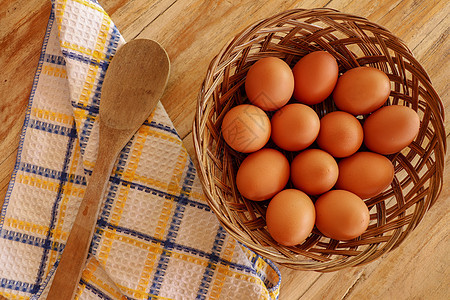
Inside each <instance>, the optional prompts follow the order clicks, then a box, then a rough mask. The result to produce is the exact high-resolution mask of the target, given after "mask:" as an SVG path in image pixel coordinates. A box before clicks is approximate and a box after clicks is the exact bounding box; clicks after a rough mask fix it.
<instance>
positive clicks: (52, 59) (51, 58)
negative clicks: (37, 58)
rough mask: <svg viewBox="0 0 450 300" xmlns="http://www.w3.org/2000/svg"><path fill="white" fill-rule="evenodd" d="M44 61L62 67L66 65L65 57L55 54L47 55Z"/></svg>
mask: <svg viewBox="0 0 450 300" xmlns="http://www.w3.org/2000/svg"><path fill="white" fill-rule="evenodd" d="M43 61H45V62H46V63H50V64H55V65H60V66H65V65H66V60H65V59H64V57H63V56H59V55H54V54H48V53H45V54H44V60H43Z"/></svg>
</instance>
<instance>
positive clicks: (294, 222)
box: [266, 189, 316, 246]
mask: <svg viewBox="0 0 450 300" xmlns="http://www.w3.org/2000/svg"><path fill="white" fill-rule="evenodd" d="M315 218H316V213H315V209H314V204H313V203H312V201H311V199H310V198H309V197H308V196H307V195H306V194H305V193H303V192H301V191H299V190H295V189H287V190H283V191H281V192H279V193H278V194H277V195H276V196H275V197H273V199H272V200H270V203H269V206H268V207H267V212H266V222H267V230H268V231H269V233H270V235H271V236H272V237H273V239H274V240H275V241H277V242H278V243H280V244H281V245H285V246H295V245H298V244H300V243H301V242H303V241H304V240H305V239H306V238H307V237H308V236H309V234H310V233H311V231H312V229H313V228H314V221H315Z"/></svg>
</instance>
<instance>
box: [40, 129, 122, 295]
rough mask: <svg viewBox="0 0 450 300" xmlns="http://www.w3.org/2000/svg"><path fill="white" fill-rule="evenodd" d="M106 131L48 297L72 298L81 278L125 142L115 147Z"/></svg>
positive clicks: (102, 134) (114, 142)
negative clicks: (103, 201)
mask: <svg viewBox="0 0 450 300" xmlns="http://www.w3.org/2000/svg"><path fill="white" fill-rule="evenodd" d="M109 133H110V131H109V130H108V131H106V130H105V131H104V132H103V131H102V128H101V129H100V142H99V149H98V154H97V161H96V164H95V166H94V170H93V171H92V175H91V177H90V179H89V183H88V185H87V188H86V191H85V194H84V197H83V200H82V202H81V204H80V208H79V209H78V213H77V216H76V218H75V221H74V224H73V227H72V229H71V232H70V234H69V238H68V240H67V243H66V246H65V247H64V251H63V253H62V256H61V260H60V262H59V265H58V267H57V269H56V273H55V277H54V279H53V283H52V285H51V287H50V291H49V294H48V296H47V300H61V299H64V300H69V299H73V296H74V294H75V291H76V288H77V285H78V283H79V281H80V278H81V273H82V271H83V269H84V266H85V263H86V259H87V254H88V251H89V247H90V244H91V240H92V236H93V234H94V229H95V224H96V222H97V218H98V214H99V210H100V205H101V203H102V200H103V196H104V193H105V190H106V187H107V185H108V182H109V177H110V174H111V171H112V169H113V167H114V163H115V160H116V158H117V156H118V154H119V152H120V150H121V149H122V148H123V146H124V145H125V143H126V141H125V142H124V141H120V142H121V143H122V144H123V145H122V144H121V145H122V146H121V147H118V146H117V142H118V140H117V135H116V138H114V137H113V136H109V135H110V134H109ZM105 134H106V136H105ZM128 139H129V137H128ZM115 149H118V150H115Z"/></svg>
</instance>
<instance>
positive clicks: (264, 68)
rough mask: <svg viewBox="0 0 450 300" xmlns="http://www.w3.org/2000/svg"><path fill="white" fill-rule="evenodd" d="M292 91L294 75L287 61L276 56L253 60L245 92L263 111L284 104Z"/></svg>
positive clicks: (246, 80) (274, 108)
mask: <svg viewBox="0 0 450 300" xmlns="http://www.w3.org/2000/svg"><path fill="white" fill-rule="evenodd" d="M293 91H294V75H293V74H292V70H291V68H290V67H289V65H288V64H287V63H285V62H284V61H283V60H281V59H279V58H276V57H265V58H262V59H260V60H258V61H257V62H255V63H254V64H253V65H252V66H251V67H250V69H249V70H248V72H247V76H246V79H245V92H246V94H247V97H248V99H249V100H250V102H251V103H253V104H254V105H256V106H258V107H260V108H261V109H263V110H265V111H272V110H276V109H278V108H280V107H282V106H283V105H285V104H286V103H287V102H288V101H289V99H290V98H291V96H292V93H293Z"/></svg>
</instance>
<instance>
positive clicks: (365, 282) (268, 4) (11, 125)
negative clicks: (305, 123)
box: [0, 0, 450, 300]
mask: <svg viewBox="0 0 450 300" xmlns="http://www.w3.org/2000/svg"><path fill="white" fill-rule="evenodd" d="M99 2H100V4H101V5H103V7H104V8H105V10H106V11H107V12H108V13H109V14H110V16H111V17H112V19H113V21H114V22H115V24H116V25H117V27H118V29H119V30H120V31H121V33H122V34H123V36H124V38H125V39H126V40H131V39H134V38H150V39H154V40H156V41H158V42H159V43H161V44H162V45H163V46H164V47H165V48H166V49H167V52H168V54H169V57H170V60H171V64H172V73H171V77H170V79H169V83H168V86H167V90H166V93H165V95H164V97H163V99H162V100H161V101H162V103H163V104H164V106H165V108H166V110H167V112H168V114H169V116H170V117H171V119H172V121H173V122H174V125H175V127H176V128H177V130H178V132H179V135H180V136H181V137H182V138H183V141H184V143H185V146H186V148H187V149H188V152H189V153H190V154H191V156H192V157H194V151H193V143H192V136H191V126H192V121H193V119H194V112H195V105H196V98H197V94H198V92H199V88H200V85H201V82H202V80H203V78H204V76H205V73H206V70H207V67H208V64H209V62H210V60H211V59H212V58H213V57H214V56H215V55H216V54H217V53H218V51H219V50H220V49H221V48H222V47H223V46H224V45H226V44H227V42H228V41H229V40H230V39H231V38H232V37H233V36H234V35H236V34H237V33H238V32H239V31H241V30H242V29H244V28H245V27H246V26H248V25H249V24H251V23H254V22H255V21H257V20H259V19H262V18H265V17H268V16H271V15H273V14H275V13H277V12H280V11H283V10H286V9H289V8H314V7H329V8H335V9H338V10H340V11H342V12H345V13H351V14H356V15H360V16H363V17H365V18H367V19H369V20H370V21H373V22H376V23H378V24H380V25H382V26H384V27H386V28H387V29H389V30H390V31H391V32H392V33H394V34H395V35H396V36H398V37H400V38H401V39H402V40H403V41H404V42H405V43H406V44H407V45H408V47H409V48H410V49H411V50H412V52H413V53H414V55H415V56H416V58H417V59H418V61H419V62H420V63H421V64H422V66H423V67H424V68H425V70H427V72H428V74H429V76H430V78H431V80H432V83H433V86H434V88H435V89H436V91H437V93H438V94H439V96H440V97H441V99H442V101H443V102H444V106H445V111H446V121H445V128H446V132H447V133H448V132H449V130H450V125H449V123H448V118H449V115H448V111H449V109H450V107H449V106H450V99H449V78H450V71H449V70H450V60H449V53H450V43H449V32H450V30H449V25H450V18H449V12H450V2H449V1H447V0H440V1H433V0H380V1H373V0H304V1H287V0H271V1H253V0H241V1H233V0H229V1H222V0H214V1H200V0H99ZM50 9H51V3H50V1H49V0H31V1H30V0H0V70H1V77H0V204H1V203H2V202H3V198H4V197H5V194H6V190H7V186H8V182H9V179H10V175H11V173H12V170H13V168H14V163H15V160H16V154H17V147H18V145H19V138H20V132H21V128H22V123H23V119H24V116H25V109H26V105H27V102H28V97H29V93H30V91H31V87H32V83H33V77H34V72H35V70H36V66H37V64H38V60H39V54H40V48H41V45H42V41H43V37H44V34H45V29H46V25H47V21H48V17H49V15H50ZM448 140H449V139H448V135H447V141H448ZM448 158H449V155H448V154H447V155H446V169H445V175H444V188H443V190H442V193H441V195H440V198H439V199H438V201H437V203H436V204H435V205H434V206H433V207H432V208H431V209H430V210H429V212H428V213H427V214H426V215H425V217H424V219H423V220H422V222H421V223H420V224H419V226H418V227H417V228H416V230H415V231H414V232H413V233H412V234H411V235H410V236H409V237H408V238H407V239H406V240H405V242H404V243H403V244H402V245H401V246H400V247H398V248H397V249H395V250H394V251H392V252H390V253H387V254H385V255H384V256H383V257H381V258H380V259H378V260H376V261H374V262H372V263H369V264H367V265H365V266H361V267H356V268H351V269H346V270H342V271H338V272H333V273H317V272H302V271H294V270H290V269H287V268H282V267H280V269H281V272H282V276H283V278H282V287H281V295H280V299H282V300H285V299H286V300H290V299H449V298H450V271H449V270H450V268H449V267H450V255H449V249H450V239H449V230H448V228H449V222H450V217H449V216H450V209H449V205H448V200H449V198H450V192H449V190H450V189H449V167H450V163H449V159H448Z"/></svg>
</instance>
